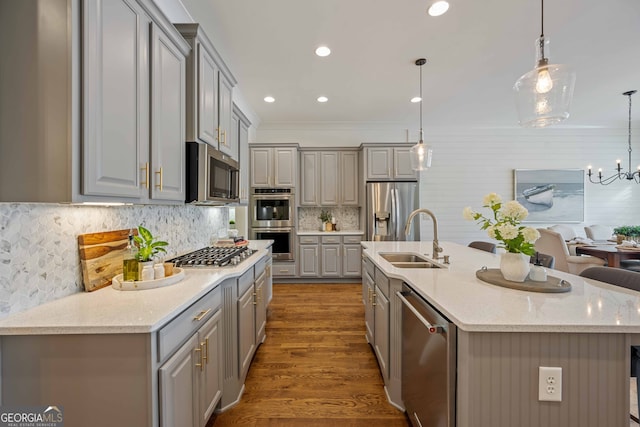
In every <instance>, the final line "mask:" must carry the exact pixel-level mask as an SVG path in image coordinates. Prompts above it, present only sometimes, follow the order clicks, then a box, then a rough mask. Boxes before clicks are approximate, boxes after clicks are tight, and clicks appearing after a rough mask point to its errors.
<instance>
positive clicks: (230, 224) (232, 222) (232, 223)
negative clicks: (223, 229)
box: [229, 219, 236, 230]
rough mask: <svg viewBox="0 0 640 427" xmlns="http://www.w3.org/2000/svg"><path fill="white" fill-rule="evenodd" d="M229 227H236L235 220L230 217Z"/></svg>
mask: <svg viewBox="0 0 640 427" xmlns="http://www.w3.org/2000/svg"><path fill="white" fill-rule="evenodd" d="M229 228H230V229H232V230H233V229H234V228H236V222H235V221H234V220H232V219H230V220H229Z"/></svg>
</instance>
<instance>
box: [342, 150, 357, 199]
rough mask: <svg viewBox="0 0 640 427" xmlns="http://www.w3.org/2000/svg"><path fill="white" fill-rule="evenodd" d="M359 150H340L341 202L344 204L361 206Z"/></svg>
mask: <svg viewBox="0 0 640 427" xmlns="http://www.w3.org/2000/svg"><path fill="white" fill-rule="evenodd" d="M358 158H359V152H358V151H341V152H340V185H339V189H340V193H341V197H340V204H341V205H342V206H360V200H359V193H358V187H359V182H360V172H359V169H360V168H359V167H358Z"/></svg>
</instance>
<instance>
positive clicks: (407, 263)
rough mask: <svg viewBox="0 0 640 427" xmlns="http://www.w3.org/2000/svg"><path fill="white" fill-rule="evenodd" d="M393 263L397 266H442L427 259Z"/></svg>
mask: <svg viewBox="0 0 640 427" xmlns="http://www.w3.org/2000/svg"><path fill="white" fill-rule="evenodd" d="M391 265H393V266H394V267H397V268H440V266H439V265H435V264H432V263H430V262H425V261H416V262H392V263H391Z"/></svg>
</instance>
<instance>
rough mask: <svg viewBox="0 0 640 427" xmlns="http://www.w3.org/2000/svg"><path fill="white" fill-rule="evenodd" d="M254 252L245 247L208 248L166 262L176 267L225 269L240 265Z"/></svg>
mask: <svg viewBox="0 0 640 427" xmlns="http://www.w3.org/2000/svg"><path fill="white" fill-rule="evenodd" d="M254 252H255V250H254V249H249V248H248V247H246V246H240V247H223V246H209V247H206V248H202V249H198V250H197V251H193V252H189V253H188V254H184V255H180V256H178V257H175V258H172V259H170V260H168V261H169V262H172V263H174V264H175V266H176V267H205V268H206V267H208V268H212V267H225V266H228V265H237V264H240V263H241V262H242V261H244V260H245V259H247V258H249V257H250V256H251V255H252V254H253V253H254Z"/></svg>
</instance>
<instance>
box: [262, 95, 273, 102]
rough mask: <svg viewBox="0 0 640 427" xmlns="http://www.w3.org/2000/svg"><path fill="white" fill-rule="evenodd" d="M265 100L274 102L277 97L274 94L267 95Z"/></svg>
mask: <svg viewBox="0 0 640 427" xmlns="http://www.w3.org/2000/svg"><path fill="white" fill-rule="evenodd" d="M264 102H268V103H272V102H276V99H275V98H274V97H273V96H265V97H264Z"/></svg>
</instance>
